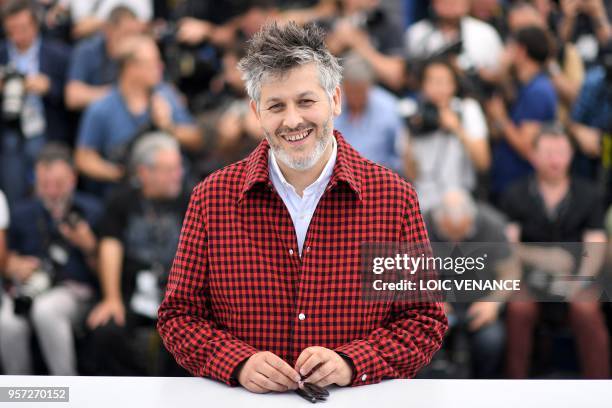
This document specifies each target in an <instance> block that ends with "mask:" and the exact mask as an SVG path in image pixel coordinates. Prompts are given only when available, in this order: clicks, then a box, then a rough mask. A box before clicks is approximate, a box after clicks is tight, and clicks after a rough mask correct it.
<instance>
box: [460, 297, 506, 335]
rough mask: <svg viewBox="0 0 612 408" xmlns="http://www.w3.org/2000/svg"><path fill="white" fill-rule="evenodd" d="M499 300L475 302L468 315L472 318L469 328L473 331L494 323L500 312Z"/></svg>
mask: <svg viewBox="0 0 612 408" xmlns="http://www.w3.org/2000/svg"><path fill="white" fill-rule="evenodd" d="M500 306H501V303H499V302H475V303H473V304H472V305H471V306H470V307H469V309H468V311H467V315H468V317H470V318H471V321H470V323H469V329H470V330H471V331H476V330H479V329H480V328H482V327H484V326H486V325H489V324H491V323H494V322H495V321H496V320H497V316H498V314H499V308H500Z"/></svg>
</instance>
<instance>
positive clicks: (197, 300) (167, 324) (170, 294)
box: [157, 182, 258, 385]
mask: <svg viewBox="0 0 612 408" xmlns="http://www.w3.org/2000/svg"><path fill="white" fill-rule="evenodd" d="M205 183H206V182H204V183H202V184H200V185H198V187H196V188H195V189H194V192H193V194H192V197H191V201H190V203H189V207H188V209H187V214H186V215H185V220H184V222H183V229H182V232H181V238H180V240H179V245H178V250H177V252H176V256H175V258H174V264H173V265H172V268H171V270H170V276H169V278H168V285H167V287H166V295H165V297H164V300H163V301H162V304H161V306H160V307H159V316H158V321H157V330H158V331H159V333H160V336H161V338H162V340H163V342H164V344H165V346H166V348H167V349H168V351H170V353H172V354H173V355H174V357H175V358H176V361H177V362H178V363H179V364H180V365H181V366H183V367H185V369H187V370H188V371H189V372H191V373H192V374H193V375H195V376H203V377H211V378H213V379H216V380H219V381H222V382H224V383H226V384H229V385H237V381H236V380H235V379H234V378H232V374H233V373H234V371H235V369H236V367H238V365H239V364H240V363H241V362H242V361H244V360H245V359H247V358H249V357H250V356H252V355H253V354H255V353H256V352H257V351H258V350H256V349H255V348H254V347H252V346H250V345H249V344H247V343H245V342H243V341H242V340H240V339H238V338H237V337H235V336H234V335H232V334H230V333H229V332H227V331H226V330H222V329H220V328H219V327H218V325H217V324H216V323H215V321H214V318H213V316H212V312H211V310H210V307H209V296H210V293H209V290H208V284H207V276H206V275H207V233H206V211H205V202H203V201H204V198H203V190H204V187H203V186H204V185H205Z"/></svg>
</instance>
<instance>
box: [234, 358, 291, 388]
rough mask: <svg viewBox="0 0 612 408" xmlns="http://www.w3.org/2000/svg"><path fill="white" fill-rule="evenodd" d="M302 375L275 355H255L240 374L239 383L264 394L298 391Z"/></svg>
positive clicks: (245, 364)
mask: <svg viewBox="0 0 612 408" xmlns="http://www.w3.org/2000/svg"><path fill="white" fill-rule="evenodd" d="M298 381H300V375H299V374H298V373H297V371H295V370H294V369H293V368H291V366H290V365H289V364H287V363H286V362H285V361H283V359H281V358H280V357H279V356H277V355H276V354H274V353H271V352H269V351H261V352H259V353H255V354H253V355H252V356H251V357H249V359H248V360H247V361H246V362H245V363H244V365H243V366H242V368H241V369H240V372H239V373H238V382H239V383H240V385H242V386H243V387H244V388H246V389H247V390H249V391H251V392H254V393H257V394H263V393H267V392H270V391H277V392H284V391H288V390H296V389H297V387H298Z"/></svg>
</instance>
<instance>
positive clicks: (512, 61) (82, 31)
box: [0, 0, 612, 378]
mask: <svg viewBox="0 0 612 408" xmlns="http://www.w3.org/2000/svg"><path fill="white" fill-rule="evenodd" d="M611 13H612V1H610V0H556V1H555V0H532V1H511V0H431V1H427V0H226V1H223V2H218V1H217V2H213V1H211V0H165V1H164V0H85V1H83V0H82V1H76V0H38V1H27V0H0V19H1V20H0V22H1V29H2V33H1V41H0V94H1V97H0V190H1V192H0V268H1V270H2V281H3V285H2V286H3V288H2V294H1V299H2V303H1V307H0V366H1V368H2V372H3V373H5V374H31V373H49V374H53V375H76V374H93V375H186V372H185V371H183V370H182V369H181V368H180V367H178V366H177V365H176V363H175V362H174V361H173V359H172V358H171V357H170V356H169V354H168V353H167V352H166V351H165V350H164V348H163V346H162V345H161V343H160V339H159V337H158V335H157V333H156V332H155V321H156V316H157V308H158V306H159V303H160V301H161V297H162V296H163V292H164V286H165V282H166V279H167V275H168V271H169V268H170V266H171V263H172V260H173V257H174V252H175V250H176V246H177V243H178V239H179V235H180V228H181V225H182V218H183V216H184V212H185V210H186V206H187V203H188V198H189V192H190V191H191V188H192V187H193V186H194V185H195V184H196V183H197V182H198V181H200V180H202V179H203V178H205V177H206V176H208V175H209V174H211V173H212V172H214V171H215V170H217V169H219V168H221V167H223V166H226V165H228V164H230V163H232V162H235V161H237V160H240V159H242V158H244V157H245V156H246V155H247V154H248V153H249V152H250V151H251V150H252V149H253V148H254V147H255V146H256V145H257V144H258V143H259V142H260V141H261V140H262V139H263V137H264V135H263V132H262V130H261V129H260V127H259V124H258V121H257V118H256V117H255V115H254V114H253V112H252V111H251V110H250V109H249V100H248V97H247V95H246V92H245V89H244V84H243V81H242V78H241V75H240V73H239V71H238V69H237V66H236V65H237V62H238V61H239V60H240V58H241V57H242V56H243V55H244V52H245V44H246V41H248V39H249V38H250V37H251V36H252V35H253V34H254V33H255V32H257V30H258V29H259V28H260V27H261V26H262V25H263V24H264V23H265V22H267V21H269V20H276V21H296V22H298V23H299V24H309V23H313V22H314V23H316V24H318V25H320V26H322V27H324V29H325V30H326V31H327V32H328V36H327V42H328V47H329V48H330V50H331V51H332V52H333V53H334V54H335V55H337V56H338V57H340V58H341V63H342V65H343V83H342V92H343V107H342V113H341V115H340V116H339V117H338V118H337V119H336V120H335V128H336V129H338V130H339V131H340V132H342V134H343V135H344V137H345V138H346V139H347V141H348V142H349V143H351V144H352V145H353V146H354V147H355V148H356V149H357V150H358V151H359V152H360V153H361V154H362V155H364V156H365V157H366V158H368V159H370V160H372V161H374V162H376V163H379V164H381V165H383V166H386V167H389V168H391V169H393V170H395V171H396V172H397V173H399V174H400V175H401V176H402V177H404V178H405V179H407V180H408V181H410V182H411V183H412V184H413V185H414V187H415V188H416V190H417V193H418V196H419V201H420V205H421V211H422V213H423V215H424V217H425V220H426V223H427V227H428V229H429V235H430V239H431V240H432V242H453V243H458V242H489V243H491V242H495V243H499V246H500V248H501V249H500V250H499V251H498V252H497V253H496V259H495V263H494V265H495V268H494V269H495V271H494V272H495V273H496V274H499V275H500V276H508V277H510V276H516V275H517V274H519V275H522V276H527V275H528V273H529V272H530V271H531V272H534V276H536V275H538V274H536V273H535V272H538V273H539V275H538V276H542V274H544V275H545V276H547V277H549V278H550V279H549V280H548V281H547V282H545V284H544V285H542V284H540V285H539V286H538V287H537V288H532V290H533V292H534V293H535V292H536V291H537V290H540V291H544V292H554V284H553V283H554V282H553V281H554V280H555V276H557V275H564V276H569V275H572V276H577V277H579V278H582V280H580V279H578V280H579V281H580V282H581V284H580V285H577V286H576V285H575V286H572V288H571V289H567V290H565V293H563V296H564V298H565V299H566V301H565V302H549V303H539V302H536V301H535V299H536V297H535V294H534V296H528V295H525V296H524V297H523V298H521V299H520V301H518V299H512V298H508V299H505V301H504V302H491V301H487V299H480V300H478V301H474V302H471V303H465V302H463V303H448V304H447V311H448V314H449V318H450V322H451V328H452V330H451V332H450V334H449V336H448V337H447V339H446V342H445V346H444V348H443V350H442V351H441V352H440V353H438V354H437V355H436V357H435V359H434V361H433V362H432V363H431V364H430V366H429V367H428V368H427V369H425V370H424V371H423V372H422V373H421V375H422V376H423V377H449V378H473V377H476V378H526V377H533V376H536V377H537V376H552V377H554V376H573V377H577V376H583V377H586V378H609V377H610V340H609V337H610V328H609V327H610V316H611V310H610V307H609V303H607V302H604V301H602V300H601V298H600V297H599V295H600V294H595V295H593V294H592V293H591V292H593V290H594V289H593V282H594V281H598V280H601V279H605V278H606V276H607V275H608V274H609V273H608V272H607V271H608V270H609V269H610V267H611V265H612V263H611V262H610V259H609V258H612V256H610V255H611V254H612V250H610V249H608V248H609V247H608V244H607V242H608V238H609V236H610V235H611V234H612V216H607V215H606V214H607V212H608V209H609V208H610V205H611V204H612V177H611V176H612V29H611V25H610V16H611V15H612V14H611ZM611 212H612V211H611ZM562 242H572V243H585V244H593V245H597V244H599V245H598V246H595V247H594V248H596V250H593V251H592V252H591V253H590V254H589V256H588V257H585V256H580V254H575V253H572V252H571V251H568V250H566V249H563V247H559V246H558V245H552V244H553V243H562ZM525 243H540V244H541V245H536V246H527V245H522V244H525ZM504 248H505V249H504ZM599 249H601V250H599ZM551 282H553V283H551ZM536 286H537V285H536ZM525 293H527V291H525ZM585 294H586V295H589V294H590V295H591V296H585ZM604 295H605V294H604ZM582 296H584V298H582ZM585 299H586V300H585ZM607 299H608V301H609V299H610V297H608V298H607Z"/></svg>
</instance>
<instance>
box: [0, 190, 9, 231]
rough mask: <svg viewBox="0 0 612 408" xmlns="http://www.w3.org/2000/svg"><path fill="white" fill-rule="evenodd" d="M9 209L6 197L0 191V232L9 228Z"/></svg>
mask: <svg viewBox="0 0 612 408" xmlns="http://www.w3.org/2000/svg"><path fill="white" fill-rule="evenodd" d="M9 219H10V216H9V207H8V203H7V202H6V196H5V195H4V193H3V192H2V191H0V230H6V229H7V228H8V226H9Z"/></svg>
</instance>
